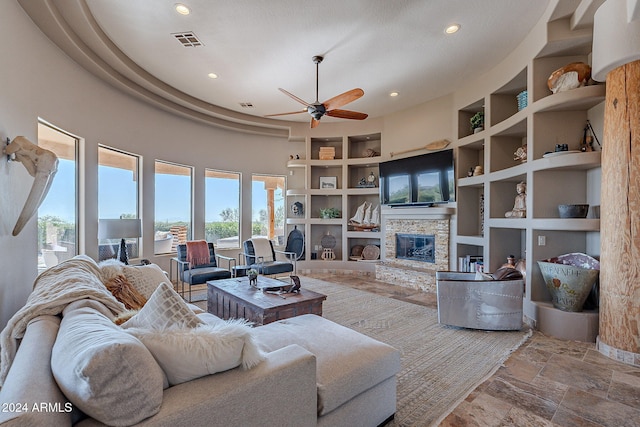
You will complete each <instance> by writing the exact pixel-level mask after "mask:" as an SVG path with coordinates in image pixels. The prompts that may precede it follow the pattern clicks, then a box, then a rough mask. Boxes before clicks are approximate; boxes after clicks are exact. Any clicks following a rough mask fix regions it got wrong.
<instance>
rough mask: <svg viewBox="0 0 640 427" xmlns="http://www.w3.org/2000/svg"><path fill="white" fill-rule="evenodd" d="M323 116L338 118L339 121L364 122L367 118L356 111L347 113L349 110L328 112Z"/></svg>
mask: <svg viewBox="0 0 640 427" xmlns="http://www.w3.org/2000/svg"><path fill="white" fill-rule="evenodd" d="M325 114H326V115H327V116H331V117H339V118H341V119H352V120H364V119H366V118H367V117H369V115H368V114H365V113H359V112H357V111H349V110H329V111H327V112H326V113H325Z"/></svg>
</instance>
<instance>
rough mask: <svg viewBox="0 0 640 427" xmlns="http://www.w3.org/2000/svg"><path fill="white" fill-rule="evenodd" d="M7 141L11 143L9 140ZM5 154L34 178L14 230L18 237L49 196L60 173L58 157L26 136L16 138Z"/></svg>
mask: <svg viewBox="0 0 640 427" xmlns="http://www.w3.org/2000/svg"><path fill="white" fill-rule="evenodd" d="M7 141H9V139H8V138H7ZM3 152H4V154H6V155H7V156H8V160H9V161H12V160H15V161H18V162H20V163H22V164H23V165H24V167H25V168H26V169H27V172H29V175H31V176H32V177H33V178H34V180H33V184H32V186H31V190H30V191H29V196H28V197H27V200H26V201H25V202H24V206H23V208H22V212H20V216H19V217H18V220H17V221H16V225H15V227H14V228H13V233H12V234H13V235H14V236H17V235H18V234H20V232H21V231H22V229H23V228H24V226H25V225H26V224H27V222H28V221H29V219H31V217H32V216H33V214H35V213H36V211H37V210H38V207H40V205H41V204H42V201H43V200H44V198H45V197H46V196H47V193H48V192H49V189H50V188H51V183H52V182H53V177H54V176H55V174H56V172H57V171H58V156H56V155H55V153H54V152H53V151H49V150H47V149H44V148H41V147H38V146H37V145H36V144H34V143H32V142H31V141H29V140H28V139H27V138H25V137H24V136H17V137H15V138H14V139H13V141H11V142H10V143H9V144H8V145H7V146H6V147H5V148H4V149H3Z"/></svg>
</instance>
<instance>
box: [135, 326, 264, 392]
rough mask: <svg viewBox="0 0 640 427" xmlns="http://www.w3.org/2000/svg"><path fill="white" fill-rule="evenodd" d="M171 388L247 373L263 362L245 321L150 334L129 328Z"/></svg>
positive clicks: (152, 332)
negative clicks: (222, 374)
mask: <svg viewBox="0 0 640 427" xmlns="http://www.w3.org/2000/svg"><path fill="white" fill-rule="evenodd" d="M127 332H129V333H131V334H132V335H134V336H136V337H137V338H138V339H139V340H140V341H142V343H143V344H144V345H145V346H146V347H147V348H148V349H149V351H150V352H151V354H153V357H154V358H155V359H156V361H157V362H158V364H159V365H160V366H161V367H162V369H163V370H164V372H165V374H166V376H167V379H168V380H169V385H171V386H174V385H177V384H181V383H183V382H186V381H191V380H193V379H196V378H200V377H203V376H205V375H211V374H215V373H217V372H222V371H226V370H229V369H233V368H235V367H237V366H240V365H241V364H242V366H243V368H245V369H249V368H252V367H253V366H255V365H257V364H258V363H260V362H261V361H262V360H263V359H264V355H263V354H262V353H261V351H260V350H259V349H258V347H257V346H256V344H255V342H254V341H253V338H252V335H251V327H250V326H249V324H248V323H247V322H246V321H245V320H242V319H240V320H236V319H234V320H228V321H220V322H217V323H215V324H213V325H211V324H205V325H200V326H198V327H196V328H170V329H166V330H162V331H161V330H149V329H140V328H132V329H128V330H127Z"/></svg>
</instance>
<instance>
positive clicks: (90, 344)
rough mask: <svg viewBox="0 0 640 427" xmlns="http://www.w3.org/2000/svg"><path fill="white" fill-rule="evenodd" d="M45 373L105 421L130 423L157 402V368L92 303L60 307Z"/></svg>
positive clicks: (78, 404)
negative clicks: (58, 321)
mask: <svg viewBox="0 0 640 427" xmlns="http://www.w3.org/2000/svg"><path fill="white" fill-rule="evenodd" d="M51 371H52V373H53V376H54V378H55V380H56V382H57V383H58V386H59V387H60V390H62V392H63V393H64V394H65V396H66V397H67V398H68V399H69V401H70V402H71V403H72V404H73V405H74V406H76V407H77V408H78V409H80V410H81V411H82V412H84V413H85V414H87V415H89V416H91V417H92V418H95V419H96V420H98V421H100V422H102V423H104V424H107V425H113V426H123V425H132V424H136V423H138V422H140V421H142V420H143V419H145V418H147V417H150V416H152V415H154V414H156V413H157V412H158V411H159V410H160V406H161V405H162V390H163V382H164V380H165V377H164V373H163V372H162V369H160V367H159V366H158V363H157V362H156V361H155V359H154V357H153V356H152V355H151V353H150V352H149V350H148V349H147V348H146V347H145V346H144V345H143V344H142V343H141V342H140V341H139V340H138V339H136V338H135V337H134V336H131V335H130V334H127V333H125V332H124V331H123V330H122V329H121V328H120V327H118V326H116V325H114V324H113V322H112V321H111V319H110V318H108V317H107V316H105V315H104V314H103V313H102V312H101V311H100V303H98V302H95V301H91V300H80V301H77V302H74V303H71V304H69V305H68V306H67V308H66V309H65V311H64V317H63V318H62V322H61V323H60V329H59V331H58V336H57V338H56V342H55V344H54V346H53V350H52V354H51Z"/></svg>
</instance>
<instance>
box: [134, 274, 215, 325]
mask: <svg viewBox="0 0 640 427" xmlns="http://www.w3.org/2000/svg"><path fill="white" fill-rule="evenodd" d="M202 323H203V322H202V320H200V319H199V318H198V316H196V315H195V314H194V312H193V311H191V309H190V308H189V307H188V306H187V303H186V302H184V300H183V299H182V297H181V296H180V295H178V294H177V292H176V291H174V290H173V287H172V286H171V285H169V284H168V283H160V285H159V286H158V288H157V289H156V290H155V291H154V292H153V294H152V295H151V297H150V298H149V301H147V303H146V304H145V305H144V307H142V308H141V309H140V311H139V312H138V314H136V315H135V316H133V317H132V318H131V319H129V320H127V321H126V322H125V323H123V324H122V327H123V328H124V329H127V328H143V329H157V330H163V329H167V328H169V327H178V328H193V327H195V326H197V325H200V324H202Z"/></svg>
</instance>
